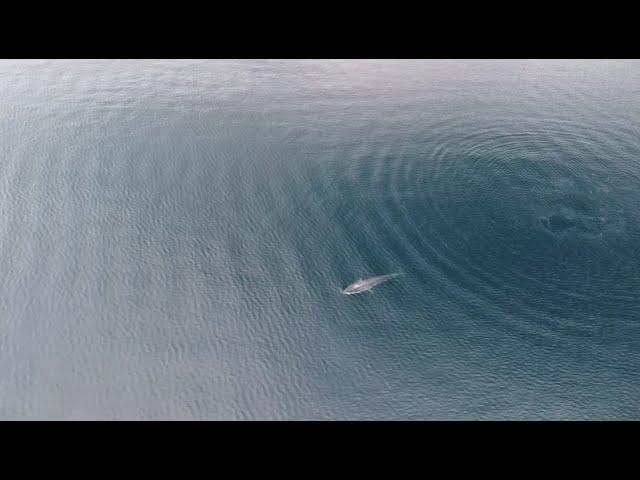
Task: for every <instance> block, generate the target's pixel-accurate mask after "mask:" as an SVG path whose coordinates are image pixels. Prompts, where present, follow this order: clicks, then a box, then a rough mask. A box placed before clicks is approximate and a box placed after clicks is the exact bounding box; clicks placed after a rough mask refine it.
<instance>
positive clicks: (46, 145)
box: [0, 60, 640, 419]
mask: <svg viewBox="0 0 640 480" xmlns="http://www.w3.org/2000/svg"><path fill="white" fill-rule="evenodd" d="M393 272H403V273H404V275H403V276H401V277H397V278H394V279H393V280H391V281H389V282H386V283H384V284H382V285H379V286H377V287H376V288H375V289H374V290H373V294H369V293H364V294H360V295H353V296H347V295H343V294H341V292H340V291H341V289H343V288H344V287H345V286H346V285H347V284H349V283H351V282H353V281H355V280H357V279H358V278H361V277H363V278H366V277H368V276H374V275H383V274H387V273H393ZM639 292H640V62H636V61H506V60H503V61H479V60H477V61H460V60H455V61H382V60H381V61H175V60H172V61H79V60H76V61H24V62H15V61H3V62H2V63H0V418H2V419H586V418H589V419H629V418H635V419H637V418H639V417H640V374H639V373H638V371H639V369H638V367H640V299H639V298H638V293H639Z"/></svg>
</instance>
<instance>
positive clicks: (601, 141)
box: [308, 118, 640, 338]
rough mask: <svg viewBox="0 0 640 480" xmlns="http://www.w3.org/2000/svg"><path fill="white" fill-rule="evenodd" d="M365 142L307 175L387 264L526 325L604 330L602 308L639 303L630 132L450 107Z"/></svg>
mask: <svg viewBox="0 0 640 480" xmlns="http://www.w3.org/2000/svg"><path fill="white" fill-rule="evenodd" d="M614 126H615V125H614ZM407 137H408V138H407ZM407 144H409V145H410V147H407ZM367 146H368V147H369V150H368V152H367V153H366V154H360V155H354V156H349V158H341V159H336V160H334V161H333V162H331V168H330V167H328V166H326V165H324V166H323V168H322V169H316V170H315V171H314V175H313V178H309V179H308V180H309V181H310V182H312V183H313V182H315V183H316V184H318V183H320V180H319V178H320V179H322V178H324V179H325V182H323V183H322V186H321V187H320V186H319V187H318V188H317V189H316V194H317V196H316V197H314V198H313V200H312V202H314V203H316V204H323V205H324V207H326V206H327V200H326V199H327V198H330V199H331V201H332V202H333V203H334V208H335V210H334V215H336V216H343V218H344V220H345V221H346V222H347V223H346V224H344V225H343V227H344V229H345V232H348V233H347V234H348V235H350V236H351V237H352V238H360V239H362V238H365V239H366V240H365V242H364V243H365V244H367V245H368V247H367V248H369V249H370V251H371V252H375V251H376V250H377V251H378V254H379V255H380V256H381V257H385V258H386V261H385V263H387V264H395V265H398V266H399V267H400V268H402V269H403V270H404V271H410V272H412V273H413V274H414V277H415V278H421V279H423V281H424V282H425V283H426V282H437V283H438V285H439V287H440V288H442V289H444V290H445V291H446V292H448V293H447V295H449V296H450V297H451V299H452V300H453V301H455V302H458V303H461V304H468V305H476V306H478V307H479V308H481V309H482V310H484V311H486V312H492V314H491V315H489V317H491V318H492V320H495V321H498V322H503V324H504V325H503V326H504V328H507V329H509V330H512V331H516V332H517V331H520V332H521V333H527V334H534V335H541V336H543V337H544V336H545V335H547V334H550V333H553V334H554V335H558V334H560V335H564V336H566V337H567V338H571V337H572V336H585V335H586V336H588V335H592V334H595V333H598V332H601V331H602V330H603V329H606V325H605V324H602V323H601V322H602V318H598V319H596V321H594V315H596V317H597V315H598V314H597V313H596V312H598V311H599V309H602V308H605V307H611V306H616V305H617V306H618V307H619V306H620V305H621V304H623V305H626V306H628V307H629V308H626V309H625V308H619V309H618V310H619V311H620V312H621V315H622V316H623V318H626V319H632V318H633V316H634V315H636V314H637V313H638V309H637V305H638V304H637V302H636V301H635V300H634V299H633V290H634V288H637V287H639V286H640V277H638V274H637V272H638V268H637V267H638V266H639V264H638V258H639V257H638V255H637V253H639V251H640V250H639V244H638V242H637V240H638V239H639V238H640V236H639V234H640V229H639V227H638V222H637V220H638V213H637V212H639V211H640V210H638V207H640V204H639V202H638V200H639V198H638V195H637V194H634V195H631V196H625V195H624V194H623V192H625V191H626V192H636V191H638V190H640V181H639V180H638V177H636V176H633V175H629V174H628V172H626V171H625V166H624V165H622V164H621V163H620V162H618V161H617V159H618V158H619V156H620V153H621V152H623V151H624V152H625V153H626V154H627V155H628V153H629V152H634V153H635V154H640V140H639V139H638V138H637V137H635V136H633V135H631V134H630V133H629V132H628V131H625V130H624V129H614V128H611V129H610V130H607V131H603V130H597V129H595V128H594V127H593V126H585V125H583V124H580V123H578V122H570V121H566V120H563V121H554V120H549V119H545V120H544V121H542V120H539V121H536V119H535V118H534V119H533V120H532V119H530V118H527V119H525V118H499V119H493V120H492V121H490V120H487V119H478V118H467V119H464V118H462V119H458V118H446V119H444V120H442V121H440V122H438V123H436V124H434V125H430V126H429V129H428V130H426V131H420V130H414V132H413V133H412V135H408V136H405V138H402V139H394V138H393V137H391V136H390V135H387V136H382V137H381V138H378V139H377V140H373V141H371V143H368V144H367ZM346 155H348V154H345V156H346ZM339 198H341V199H342V201H341V202H340V201H339V200H338V199H339ZM630 278H631V283H629V279H630ZM620 280H624V281H620ZM417 285H418V287H417V289H419V288H423V287H424V286H425V284H424V283H423V284H421V283H420V282H418V283H417ZM598 322H600V323H598Z"/></svg>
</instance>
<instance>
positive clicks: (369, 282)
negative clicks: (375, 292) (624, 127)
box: [342, 273, 402, 295]
mask: <svg viewBox="0 0 640 480" xmlns="http://www.w3.org/2000/svg"><path fill="white" fill-rule="evenodd" d="M398 275H402V274H401V273H391V274H389V275H380V276H377V277H371V278H367V279H364V280H363V279H359V280H358V281H356V282H353V283H352V284H351V285H349V286H347V288H345V289H344V290H343V291H342V293H344V294H345V295H355V294H356V293H362V292H368V291H371V289H372V288H373V287H375V286H376V285H380V284H381V283H382V282H386V281H387V280H391V279H392V278H394V277H397V276H398Z"/></svg>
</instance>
